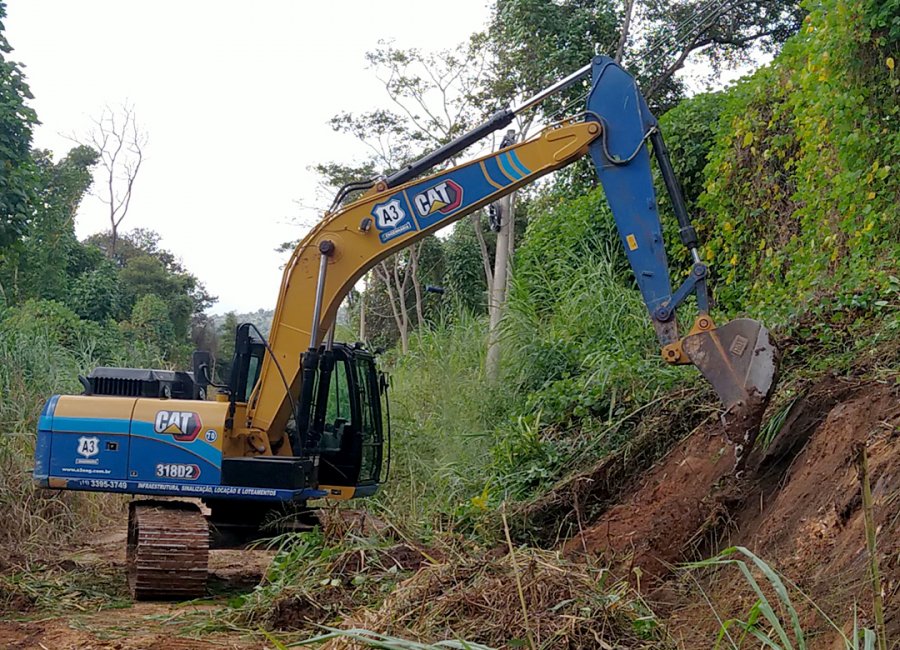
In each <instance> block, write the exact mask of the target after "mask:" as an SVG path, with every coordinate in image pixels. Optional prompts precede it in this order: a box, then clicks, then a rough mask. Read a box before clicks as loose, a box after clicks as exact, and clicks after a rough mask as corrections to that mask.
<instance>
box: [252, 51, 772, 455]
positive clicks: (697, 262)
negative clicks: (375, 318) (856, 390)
mask: <svg viewBox="0 0 900 650" xmlns="http://www.w3.org/2000/svg"><path fill="white" fill-rule="evenodd" d="M587 74H590V75H591V88H590V91H589V94H588V100H587V105H586V107H585V110H584V111H583V112H582V113H580V114H578V115H574V116H571V117H569V118H567V119H566V120H563V121H562V122H561V123H559V124H557V125H551V126H550V127H547V128H545V129H544V130H543V131H542V132H541V133H540V134H538V135H537V136H535V137H534V138H531V139H529V140H527V141H525V142H521V143H518V144H514V145H512V146H507V147H503V148H501V149H500V150H499V151H497V152H495V153H493V154H489V155H487V156H484V157H482V158H478V159H475V160H471V161H469V162H466V163H462V164H459V165H456V166H454V167H451V168H449V169H446V170H444V171H441V172H438V173H432V174H431V175H428V176H424V175H425V174H426V173H428V172H431V171H432V170H434V169H435V168H436V167H438V166H439V165H441V164H442V163H445V162H446V161H447V160H450V159H451V158H453V157H455V156H456V155H458V154H459V153H460V152H462V151H463V150H464V149H466V148H467V147H468V146H470V145H472V144H473V143H475V142H477V141H479V140H481V139H482V138H484V137H485V136H486V135H488V134H490V133H492V132H495V131H498V130H499V129H501V128H503V127H505V126H507V125H508V124H510V123H511V122H512V120H513V118H514V116H515V115H516V114H518V113H520V112H522V111H524V110H528V109H530V108H531V107H533V106H535V105H536V104H538V103H540V102H541V101H542V100H543V99H544V98H546V97H547V96H549V95H550V94H552V93H554V92H557V91H559V90H560V89H561V88H564V87H566V86H569V85H571V84H573V83H575V82H576V81H578V80H580V79H581V78H583V77H584V76H586V75H587ZM651 152H652V154H653V156H654V157H655V159H656V162H657V164H658V166H659V170H660V176H661V178H662V180H663V183H664V186H665V188H666V191H667V193H668V194H669V198H670V199H671V203H672V205H673V207H674V212H675V215H676V218H677V219H678V223H679V234H680V238H681V242H682V243H683V244H684V245H685V246H686V247H687V248H688V249H689V250H690V253H691V258H692V260H693V265H692V268H691V269H690V270H689V272H688V273H687V274H686V277H685V279H684V280H683V281H682V282H680V283H679V284H678V286H677V288H675V289H674V290H673V288H672V284H673V283H672V280H671V277H672V276H671V273H670V269H669V264H668V260H667V258H666V250H665V242H664V238H663V230H662V225H661V222H660V216H659V212H658V206H657V201H656V193H655V189H654V176H653V172H652V169H651ZM585 155H590V157H591V160H592V161H593V164H594V167H595V169H596V173H597V177H598V179H599V181H600V183H601V184H602V185H603V188H604V191H605V194H606V198H607V200H608V202H609V206H610V208H611V211H612V214H613V217H614V219H615V223H616V227H617V229H618V232H619V236H620V238H621V242H622V246H623V247H624V250H625V253H626V255H627V257H628V261H629V263H630V264H631V268H632V270H633V272H634V276H635V279H636V281H637V285H638V288H639V289H640V292H641V295H642V297H643V300H644V303H645V304H646V306H647V311H648V314H649V317H650V320H651V322H652V324H653V328H654V330H655V332H656V335H657V338H658V340H659V343H660V345H661V347H662V353H663V358H664V359H665V361H666V362H668V363H673V364H693V365H695V366H697V368H699V370H700V371H701V373H702V374H703V375H704V376H705V377H706V378H707V380H709V382H710V383H711V384H712V385H713V388H714V389H715V390H716V393H717V394H718V395H719V397H720V398H721V399H722V402H723V404H724V406H725V413H726V416H725V420H726V424H731V425H733V426H730V427H728V429H727V431H728V433H729V437H730V438H732V441H733V442H734V443H735V444H736V445H737V446H738V456H739V457H740V456H741V449H742V448H744V447H746V446H747V444H748V443H749V444H752V442H753V440H752V438H753V437H754V436H755V430H756V425H758V420H759V418H758V417H757V416H758V415H759V416H761V411H762V409H761V408H760V407H761V406H762V405H764V404H765V402H766V400H767V398H768V396H769V393H770V391H771V389H772V386H773V384H774V380H775V367H776V350H775V347H774V345H773V344H772V342H771V340H770V338H769V333H768V331H767V330H766V328H765V327H763V326H762V325H761V324H760V323H759V322H757V321H755V320H751V319H737V320H733V321H731V322H729V323H727V324H725V325H724V326H722V327H717V326H716V325H715V323H714V321H713V319H712V318H711V316H710V314H709V298H708V287H707V277H708V269H707V267H706V265H705V264H703V263H702V260H701V259H700V256H699V254H698V252H697V249H698V245H699V244H698V241H697V235H696V232H695V231H694V228H693V227H692V225H691V223H690V219H689V217H688V214H687V210H686V207H685V202H684V199H683V197H682V194H681V190H680V188H679V185H678V182H677V180H676V178H675V174H674V171H673V169H672V165H671V162H670V160H669V156H668V153H667V151H666V147H665V143H664V142H663V138H662V134H661V133H660V130H659V125H658V123H657V121H656V118H654V117H653V115H652V114H651V112H650V110H649V108H648V107H647V103H646V101H645V99H644V97H643V96H642V94H641V92H640V90H639V88H638V86H637V84H636V82H635V80H634V78H633V77H632V76H631V75H630V74H628V73H627V72H626V71H625V70H624V69H623V68H622V67H621V66H619V65H618V64H617V63H616V62H615V61H613V60H612V59H610V58H609V57H605V56H598V57H595V58H594V60H593V61H592V62H591V63H590V64H589V65H588V66H585V67H584V68H582V69H581V70H579V71H578V72H576V73H574V74H572V75H570V76H569V77H567V78H566V79H563V80H562V81H560V82H558V83H556V84H554V85H553V86H551V87H550V88H548V89H547V90H545V91H543V92H541V93H539V94H538V95H536V96H535V97H533V98H531V99H529V100H527V101H526V102H524V103H523V104H522V105H520V106H518V107H516V108H512V109H510V108H507V109H502V110H500V111H498V112H496V113H495V114H494V115H492V116H491V118H490V119H489V120H487V121H486V122H485V123H483V124H481V125H480V126H478V127H476V128H475V129H473V130H472V131H470V132H468V133H466V134H463V135H462V136H460V137H458V138H456V139H455V140H453V141H451V142H449V143H447V144H446V145H444V146H442V147H441V148H439V149H437V150H436V151H434V152H432V153H430V154H428V155H426V156H424V157H423V158H421V159H419V160H417V161H415V162H413V163H411V164H410V165H408V166H407V167H404V168H403V169H401V170H399V171H397V172H395V173H393V174H391V175H389V176H387V177H385V178H380V179H373V180H371V181H367V182H360V183H353V184H350V185H348V186H345V188H342V190H341V191H340V192H339V193H338V196H337V197H336V199H335V202H334V205H333V206H332V211H331V212H329V214H327V215H326V217H325V218H324V219H323V220H322V222H321V223H320V224H319V225H318V226H317V227H316V228H315V229H314V230H313V231H312V232H311V233H310V234H309V235H308V236H307V237H306V238H305V239H304V240H303V241H302V242H301V243H300V245H299V246H298V248H297V251H295V254H294V258H292V260H291V262H290V263H289V265H288V269H289V270H288V272H286V276H285V281H284V283H283V287H284V288H283V290H282V295H281V296H280V298H279V309H278V310H277V311H276V315H275V322H274V326H273V340H272V346H273V348H274V349H275V351H276V354H277V352H278V350H279V347H280V346H281V341H282V334H281V330H282V329H283V330H284V332H285V339H287V337H290V340H292V341H295V340H296V336H295V335H294V333H295V332H297V331H300V329H299V328H301V327H302V326H303V325H304V323H303V322H302V320H300V321H297V322H293V321H292V320H291V318H292V317H291V316H290V315H289V310H288V309H286V308H285V309H282V306H284V305H288V304H302V302H301V301H300V298H301V296H300V295H299V294H298V295H297V296H296V300H292V296H291V295H289V293H290V291H301V290H302V287H303V284H301V283H297V282H293V281H292V278H291V277H290V276H289V274H290V273H293V271H291V269H295V268H297V269H299V268H301V267H303V266H304V265H305V268H306V269H307V270H306V273H307V275H308V277H314V276H312V273H313V272H314V271H313V269H314V268H316V267H318V268H319V273H318V276H317V277H318V280H317V293H316V299H315V306H314V308H313V310H312V312H313V313H312V318H311V320H312V328H311V331H309V339H308V341H309V348H308V350H307V351H306V352H305V353H304V354H303V356H304V361H303V368H302V375H303V376H302V378H300V379H301V381H300V384H301V386H302V387H303V389H302V392H301V395H300V407H299V408H300V411H301V412H300V414H299V415H300V417H299V418H298V421H299V422H301V425H300V426H301V431H300V436H299V438H304V437H305V436H304V435H303V434H304V431H303V429H304V428H305V426H304V424H303V423H304V422H306V421H307V420H308V414H307V413H306V412H305V410H306V408H307V406H306V405H309V404H310V403H311V402H312V401H313V400H312V394H311V393H309V394H308V391H311V390H312V386H313V385H314V384H315V380H316V376H317V373H318V368H319V360H318V358H319V352H318V346H319V344H320V342H321V340H322V337H323V335H324V332H325V331H327V330H328V328H329V327H330V326H331V324H332V323H333V318H334V314H335V313H336V310H337V307H338V305H339V304H340V301H341V300H343V297H344V296H345V295H346V291H347V288H348V287H350V286H352V284H353V283H354V282H355V281H356V280H357V279H358V278H359V277H361V276H362V275H363V274H364V273H365V272H366V271H367V270H368V269H369V268H371V267H372V266H373V265H374V264H376V263H377V262H378V260H380V259H384V257H386V256H387V255H389V254H391V253H393V252H396V251H397V250H400V249H402V248H404V247H406V246H409V245H410V244H412V243H414V242H415V241H417V240H418V239H420V238H422V237H424V236H425V235H427V234H429V233H432V232H434V231H436V230H438V229H440V228H442V227H445V226H446V225H448V224H450V223H452V222H454V221H456V220H458V219H460V218H461V217H463V216H464V215H466V214H468V213H470V212H472V211H473V210H476V209H478V208H480V207H482V206H484V205H487V204H489V203H491V202H494V201H496V200H497V199H499V198H500V197H502V196H504V195H506V194H509V193H510V192H512V191H515V190H516V189H518V188H520V187H523V186H524V185H527V184H529V183H531V182H533V181H534V180H536V179H537V178H539V177H540V176H542V175H544V174H546V173H548V172H550V171H552V170H554V169H559V168H561V167H564V166H566V165H569V164H571V163H573V162H575V161H576V160H578V159H580V158H582V157H583V156H585ZM354 190H367V191H366V192H365V194H363V196H362V198H359V199H358V200H356V201H355V202H353V203H350V204H349V205H347V206H345V207H340V206H341V203H342V201H343V199H344V198H345V197H346V196H347V194H348V193H349V192H351V191H354ZM357 224H358V226H357ZM373 226H374V227H373ZM348 230H355V231H358V232H361V233H363V235H362V236H357V237H356V238H355V239H353V241H351V242H348V243H344V242H346V235H345V234H344V233H346V232H347V231H348ZM341 245H343V246H344V248H345V249H347V250H348V251H351V252H353V255H351V258H350V259H349V260H348V259H347V257H344V258H343V260H341V259H338V258H337V253H336V251H337V250H338V248H339V247H340V246H341ZM357 250H358V251H359V253H358V254H357V253H356V251H357ZM291 287H296V288H295V289H292V288H291ZM690 296H694V297H695V299H696V307H697V311H698V314H697V317H696V318H695V319H694V321H693V324H692V326H691V327H690V330H689V331H688V333H687V336H684V337H681V336H680V335H679V332H678V323H677V319H676V312H677V309H678V307H679V306H680V305H682V304H683V303H684V302H685V301H686V300H687V299H688V298H689V297H690ZM294 313H295V314H296V315H298V316H299V315H300V314H299V312H297V311H295V312H294ZM294 350H296V351H297V352H299V350H297V349H296V344H295V345H294V349H292V350H287V351H286V352H285V354H283V355H282V356H283V358H285V359H292V358H296V357H295V356H294ZM269 370H271V368H270V369H269ZM298 371H299V369H298ZM270 374H272V373H270ZM289 374H290V373H289ZM291 376H292V377H293V376H294V375H291ZM272 377H274V374H272ZM291 383H292V384H293V382H291ZM261 384H262V386H261V388H260V390H259V391H258V395H259V397H260V402H259V404H256V403H255V401H254V400H252V399H251V405H250V419H251V420H252V421H255V422H256V423H258V424H257V426H259V428H260V429H261V430H268V431H271V430H272V428H273V427H271V425H272V424H273V423H276V424H277V422H278V420H277V417H276V416H275V415H273V410H272V409H273V406H272V405H271V403H270V402H271V397H272V396H273V395H276V394H280V393H279V392H280V391H281V389H280V387H279V385H278V383H277V382H276V380H275V379H274V378H269V375H267V371H266V368H265V367H264V369H263V380H262V381H261ZM269 387H271V388H269ZM281 392H283V391H281ZM276 406H277V405H276ZM280 408H281V412H280V417H281V421H284V420H285V419H286V418H287V412H286V411H285V409H284V402H283V400H282V401H281V404H280ZM751 414H752V415H751ZM274 428H275V429H276V430H277V429H278V428H279V427H277V426H275V427H274ZM315 438H316V436H315V435H314V432H313V435H311V436H310V437H309V440H310V441H312V442H314V441H315ZM298 443H299V444H303V441H302V440H299V439H298V440H295V441H292V447H293V446H295V445H296V444H298ZM303 446H307V445H305V444H304V445H303Z"/></svg>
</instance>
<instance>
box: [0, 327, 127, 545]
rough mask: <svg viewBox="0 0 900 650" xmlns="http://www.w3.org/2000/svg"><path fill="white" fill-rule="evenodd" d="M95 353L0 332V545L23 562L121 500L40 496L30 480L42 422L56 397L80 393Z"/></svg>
mask: <svg viewBox="0 0 900 650" xmlns="http://www.w3.org/2000/svg"><path fill="white" fill-rule="evenodd" d="M91 357H92V347H91V345H90V343H89V342H85V344H84V345H83V346H81V348H80V349H79V350H75V351H73V350H71V349H67V348H65V347H62V346H61V345H60V344H59V343H58V342H55V341H54V339H53V338H52V337H50V336H47V335H44V334H41V333H40V332H38V331H29V332H15V331H8V330H0V396H2V399H0V519H2V521H3V524H4V525H3V526H2V527H0V547H6V548H10V549H15V552H16V554H22V555H24V556H25V557H26V558H28V557H31V556H32V555H33V554H35V553H38V554H41V553H42V552H46V551H49V550H50V549H52V548H53V547H54V546H55V545H57V544H60V543H63V542H65V541H67V540H70V539H71V536H72V535H73V533H77V532H79V531H84V530H86V529H88V528H90V527H91V526H93V525H95V524H96V523H97V522H98V519H99V518H102V517H103V516H104V514H105V513H106V512H107V511H108V510H109V509H110V508H114V507H117V504H118V501H117V500H114V499H110V498H108V497H107V498H104V497H103V496H101V495H88V494H83V493H76V492H69V493H63V492H59V493H54V492H49V491H46V490H36V489H35V488H34V486H33V483H32V479H31V471H32V468H33V465H34V462H33V455H34V442H35V434H36V430H37V420H38V416H39V415H40V412H41V408H42V407H43V404H44V402H45V401H46V400H47V398H49V397H50V396H51V395H53V394H56V393H79V392H81V386H80V384H79V382H78V375H79V373H82V374H83V373H86V372H87V371H89V369H90V368H91V367H93V365H94V363H93V360H92V358H91Z"/></svg>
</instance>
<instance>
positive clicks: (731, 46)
mask: <svg viewBox="0 0 900 650" xmlns="http://www.w3.org/2000/svg"><path fill="white" fill-rule="evenodd" d="M804 15H805V12H804V11H803V9H802V8H801V7H800V3H799V2H796V1H795V0H719V1H718V2H716V3H715V4H711V3H709V2H702V1H701V0H682V1H680V2H670V1H669V0H666V1H663V0H655V1H653V2H650V3H648V5H647V7H646V13H645V16H644V17H643V18H644V30H643V34H642V39H641V42H640V43H634V45H633V47H632V54H631V56H630V57H629V60H628V64H629V67H630V68H631V69H632V70H633V72H634V73H635V74H636V75H637V76H638V78H639V79H642V80H643V81H644V83H643V84H642V87H643V89H644V94H645V95H646V96H648V97H650V98H651V99H654V100H658V99H659V98H660V96H661V95H663V94H665V88H666V87H667V86H669V84H670V82H671V80H672V78H673V75H674V74H675V73H676V72H678V71H679V70H680V69H681V68H683V67H684V65H685V63H686V62H687V60H688V58H689V57H690V56H691V55H693V54H697V55H700V56H702V57H703V58H705V59H706V60H707V61H708V62H709V63H711V64H712V65H713V67H714V69H715V70H716V71H718V69H719V68H720V67H728V66H730V65H734V64H735V63H740V62H743V61H747V60H748V58H749V55H750V53H751V52H752V50H753V49H754V48H760V49H762V50H765V51H774V50H775V49H777V48H778V47H779V46H780V45H781V44H782V43H784V41H785V40H787V38H788V37H789V36H791V35H792V34H795V33H796V32H797V30H798V29H800V25H801V23H802V21H803V17H804ZM670 106H671V104H670Z"/></svg>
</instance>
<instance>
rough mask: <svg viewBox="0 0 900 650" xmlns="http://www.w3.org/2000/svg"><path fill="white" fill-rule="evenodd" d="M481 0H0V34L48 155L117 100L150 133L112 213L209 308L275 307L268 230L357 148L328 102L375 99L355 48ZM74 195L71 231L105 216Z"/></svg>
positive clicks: (479, 15) (470, 26)
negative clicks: (338, 127)
mask: <svg viewBox="0 0 900 650" xmlns="http://www.w3.org/2000/svg"><path fill="white" fill-rule="evenodd" d="M487 1H488V0H454V1H453V2H452V3H447V2H436V1H434V0H418V1H416V0H380V1H379V2H372V1H368V2H366V1H362V0H340V2H337V1H332V2H303V1H301V0H293V1H292V0H257V2H247V1H246V0H243V1H240V2H238V1H237V0H131V1H128V2H124V1H123V0H78V1H77V2H76V1H73V0H10V1H9V4H8V7H7V13H8V16H7V20H6V36H7V38H8V39H9V41H10V43H11V45H12V46H13V47H14V48H15V49H14V52H13V54H12V58H13V59H14V60H17V61H20V62H22V63H24V64H25V66H26V68H25V73H26V75H27V79H28V83H29V84H30V86H31V90H32V92H33V93H34V95H35V99H34V101H33V102H32V106H33V107H34V108H35V109H36V110H37V113H38V116H39V118H40V120H41V122H42V124H41V126H39V127H38V128H37V130H36V131H35V142H34V144H35V146H37V147H40V148H47V149H51V150H53V151H54V152H55V153H56V154H57V156H61V155H63V154H64V153H65V152H66V151H67V150H68V149H69V148H71V146H72V143H71V142H70V141H69V140H67V139H66V137H65V136H67V135H70V134H80V133H84V132H85V131H86V130H87V129H88V128H89V126H90V117H91V116H97V115H99V114H100V112H101V111H102V109H103V107H104V106H105V105H106V104H110V105H117V104H121V103H122V102H123V101H126V100H127V101H129V102H130V103H133V104H134V106H135V110H136V113H137V116H138V119H139V121H140V123H141V125H142V126H143V127H144V129H145V130H146V131H147V132H148V134H149V144H148V146H147V148H146V158H145V162H144V166H143V167H142V168H141V171H140V175H139V176H138V179H137V181H136V183H135V191H134V195H133V202H132V205H131V210H130V212H129V213H128V216H127V218H126V221H125V223H124V224H123V227H124V228H125V229H131V228H134V227H138V226H140V227H145V228H151V229H153V230H156V231H157V232H159V233H160V235H161V236H162V244H163V246H165V247H166V248H168V249H170V250H171V251H173V252H174V253H175V254H177V255H179V256H180V257H181V258H182V259H183V261H184V263H185V265H186V266H187V268H188V269H189V270H190V271H191V272H192V273H194V274H195V275H197V276H198V277H199V278H200V279H201V280H202V281H203V282H204V283H205V284H206V286H207V288H208V289H209V291H210V292H211V293H212V294H213V295H216V296H218V297H219V302H218V303H217V304H216V305H215V306H214V307H213V308H212V311H213V312H215V313H221V312H224V311H228V310H230V309H235V310H237V311H251V310H255V309H257V308H260V307H265V308H271V307H274V304H275V299H276V298H277V294H278V286H279V283H280V281H281V270H280V268H279V267H280V265H281V263H282V261H283V256H281V255H279V254H277V253H275V252H274V248H275V247H276V246H277V245H278V244H280V243H281V242H282V241H285V240H289V239H293V238H296V237H298V236H299V235H301V234H302V232H303V230H304V229H303V228H301V227H300V226H298V225H296V224H294V223H292V222H293V220H294V219H296V218H300V217H302V218H304V219H305V220H306V221H314V220H315V218H314V217H313V218H312V219H311V216H312V215H311V213H310V212H309V211H308V210H306V211H305V210H303V209H302V208H301V205H303V206H309V205H315V204H317V203H321V201H317V197H316V185H317V178H316V175H315V174H314V173H313V172H311V171H309V169H308V168H309V167H310V166H311V165H314V164H316V163H319V162H326V161H330V160H336V161H345V162H349V161H351V160H353V159H361V158H362V157H363V155H364V151H363V148H362V147H363V145H361V144H358V143H356V142H355V141H354V140H353V139H352V138H350V137H349V136H343V135H339V134H337V133H334V132H333V131H332V130H331V128H330V127H329V126H328V125H327V121H328V119H329V118H331V117H332V116H333V115H335V114H336V113H339V112H341V111H345V110H346V111H355V112H359V111H364V110H368V109H370V108H372V107H373V105H377V104H384V102H385V100H384V93H383V89H382V87H381V86H380V84H379V82H378V81H377V80H376V79H375V78H374V76H373V74H372V72H371V71H369V70H366V68H365V65H366V62H365V59H364V54H365V52H366V51H367V50H371V49H373V48H375V47H376V46H377V44H378V41H379V39H395V41H396V44H397V45H398V46H400V47H421V48H427V49H440V48H445V47H452V46H453V45H455V44H456V43H458V42H460V41H462V40H464V39H465V38H466V37H467V36H468V35H469V34H471V33H472V32H475V31H478V30H479V29H481V28H482V27H483V26H484V24H485V22H486V21H487V18H488V8H487ZM105 207H106V206H104V205H103V204H102V203H100V202H99V200H97V199H96V198H93V197H89V198H88V199H87V200H86V201H85V202H84V205H83V206H82V208H81V210H80V212H79V215H78V222H77V232H78V235H79V236H80V237H85V236H87V235H90V234H92V233H94V232H97V231H100V230H105V229H108V227H109V226H108V217H107V215H106V214H105V212H104V210H105Z"/></svg>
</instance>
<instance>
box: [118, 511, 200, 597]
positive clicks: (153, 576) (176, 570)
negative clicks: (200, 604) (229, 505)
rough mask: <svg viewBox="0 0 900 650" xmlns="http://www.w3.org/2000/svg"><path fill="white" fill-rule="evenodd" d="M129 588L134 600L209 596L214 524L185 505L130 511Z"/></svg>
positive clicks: (127, 556) (127, 555)
mask: <svg viewBox="0 0 900 650" xmlns="http://www.w3.org/2000/svg"><path fill="white" fill-rule="evenodd" d="M126 560H127V566H128V587H129V589H130V590H131V595H132V597H133V598H134V599H135V600H187V599H191V598H200V597H202V596H204V595H205V594H206V574H207V564H208V562H209V525H208V524H207V522H206V518H205V517H204V516H203V514H202V513H201V512H200V509H199V508H198V507H197V506H195V505H194V504H192V503H185V502H181V501H138V502H134V503H132V504H131V505H130V506H129V511H128V547H127V554H126Z"/></svg>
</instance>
